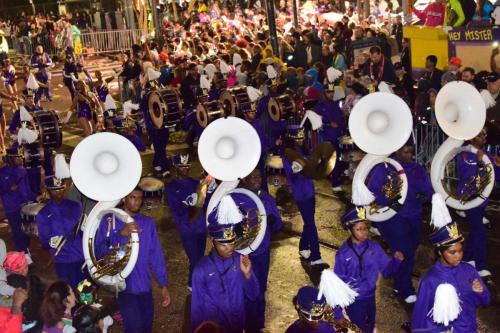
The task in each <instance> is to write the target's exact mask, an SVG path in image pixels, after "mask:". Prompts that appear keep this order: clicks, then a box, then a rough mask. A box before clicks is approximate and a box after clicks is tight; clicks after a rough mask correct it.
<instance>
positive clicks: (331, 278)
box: [318, 269, 358, 308]
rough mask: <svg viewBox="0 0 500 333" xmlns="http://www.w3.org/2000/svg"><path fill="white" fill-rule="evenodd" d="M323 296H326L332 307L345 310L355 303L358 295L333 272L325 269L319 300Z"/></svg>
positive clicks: (320, 285)
mask: <svg viewBox="0 0 500 333" xmlns="http://www.w3.org/2000/svg"><path fill="white" fill-rule="evenodd" d="M322 296H325V299H326V302H327V303H328V304H329V305H330V306H331V307H336V306H340V307H342V308H345V307H347V306H349V305H351V304H352V303H353V302H354V300H355V299H356V297H357V296H358V293H357V292H356V291H355V290H353V289H351V287H349V285H348V284H347V283H345V282H344V281H342V280H341V279H340V278H339V277H338V276H337V275H336V274H335V273H334V272H333V270H331V269H325V270H323V272H322V273H321V281H320V283H319V293H318V300H319V299H321V297H322Z"/></svg>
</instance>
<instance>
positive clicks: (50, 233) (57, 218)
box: [35, 199, 84, 263]
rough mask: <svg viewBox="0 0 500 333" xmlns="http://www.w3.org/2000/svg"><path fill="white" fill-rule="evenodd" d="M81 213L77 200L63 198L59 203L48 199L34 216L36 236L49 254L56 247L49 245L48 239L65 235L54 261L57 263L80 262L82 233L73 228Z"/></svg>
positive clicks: (53, 251) (81, 259)
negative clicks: (36, 229) (63, 242)
mask: <svg viewBox="0 0 500 333" xmlns="http://www.w3.org/2000/svg"><path fill="white" fill-rule="evenodd" d="M81 214H82V205H81V204H80V203H79V202H76V201H73V200H69V199H63V201H61V203H60V204H57V203H55V202H54V201H52V200H49V202H47V204H46V205H45V206H44V207H43V208H42V210H40V212H39V213H38V215H37V216H36V220H35V221H36V224H37V226H38V238H39V239H40V243H41V244H42V246H43V247H44V248H46V249H49V252H50V254H51V255H54V254H55V252H56V249H55V248H53V247H51V246H50V239H51V238H52V237H54V236H62V237H65V239H66V243H65V244H64V246H63V247H62V249H61V251H60V252H59V254H58V255H57V256H56V257H55V259H54V261H55V262H57V263H73V262H81V261H83V260H84V258H83V248H82V233H81V231H80V230H78V231H76V235H75V228H76V225H77V224H78V222H80V217H81Z"/></svg>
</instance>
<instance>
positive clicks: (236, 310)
mask: <svg viewBox="0 0 500 333" xmlns="http://www.w3.org/2000/svg"><path fill="white" fill-rule="evenodd" d="M240 197H241V196H237V195H235V194H231V195H225V196H224V197H223V198H222V199H221V201H220V202H219V204H218V206H217V207H216V208H215V209H214V210H213V211H212V212H211V213H210V214H209V216H208V224H209V225H208V233H209V235H210V237H211V238H212V245H213V249H212V250H211V251H210V253H209V254H208V255H207V256H205V257H203V258H202V259H201V260H200V261H199V262H198V264H197V265H196V267H195V269H194V272H193V294H192V298H191V329H192V330H193V331H194V330H196V328H197V327H198V326H200V325H201V324H203V323H204V322H206V321H213V322H215V323H217V324H219V325H220V326H221V327H222V332H223V333H242V332H243V330H244V326H245V319H246V318H245V299H248V300H250V301H254V300H256V299H257V297H258V295H259V283H258V281H257V278H256V276H255V273H254V272H253V269H252V261H251V260H250V259H249V258H248V256H242V255H240V254H239V253H237V252H235V241H236V240H237V239H238V237H241V235H240V234H239V232H238V229H239V227H240V226H241V224H242V223H243V222H244V218H245V217H244V215H243V214H242V212H241V211H240V208H239V204H240V201H243V202H244V199H239V198H240Z"/></svg>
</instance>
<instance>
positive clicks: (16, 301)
mask: <svg viewBox="0 0 500 333" xmlns="http://www.w3.org/2000/svg"><path fill="white" fill-rule="evenodd" d="M27 299H28V292H27V291H26V290H25V289H23V288H17V289H16V290H14V294H13V295H12V308H11V309H12V313H13V314H20V313H22V306H23V303H24V302H25V301H26V300H27Z"/></svg>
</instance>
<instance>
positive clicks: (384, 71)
mask: <svg viewBox="0 0 500 333" xmlns="http://www.w3.org/2000/svg"><path fill="white" fill-rule="evenodd" d="M363 72H364V74H365V75H368V76H369V77H370V80H371V81H372V82H373V83H374V85H375V86H377V85H378V84H379V83H380V82H387V83H395V82H396V73H395V72H394V67H393V65H392V62H391V59H389V58H386V57H385V56H384V55H383V54H382V51H381V50H380V47H378V46H372V47H371V48H370V59H369V60H368V61H367V62H366V63H365V65H364V68H363Z"/></svg>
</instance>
